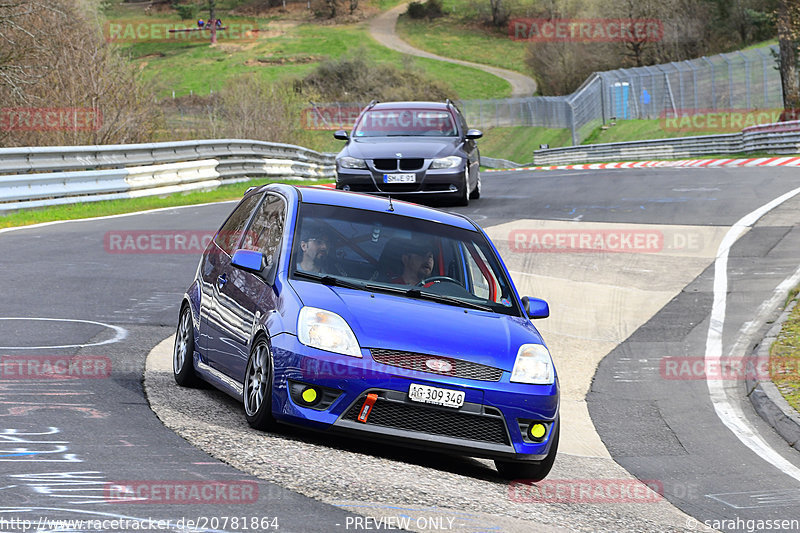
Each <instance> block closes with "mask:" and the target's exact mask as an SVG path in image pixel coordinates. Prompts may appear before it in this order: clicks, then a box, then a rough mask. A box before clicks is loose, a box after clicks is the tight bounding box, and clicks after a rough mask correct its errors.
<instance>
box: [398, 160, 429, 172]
mask: <svg viewBox="0 0 800 533" xmlns="http://www.w3.org/2000/svg"><path fill="white" fill-rule="evenodd" d="M399 162H400V170H420V169H421V168H422V165H423V164H424V163H425V160H424V159H410V158H409V159H400V160H399Z"/></svg>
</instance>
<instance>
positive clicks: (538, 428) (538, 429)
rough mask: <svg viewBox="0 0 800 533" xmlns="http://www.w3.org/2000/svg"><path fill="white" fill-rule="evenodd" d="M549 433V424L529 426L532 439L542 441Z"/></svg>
mask: <svg viewBox="0 0 800 533" xmlns="http://www.w3.org/2000/svg"><path fill="white" fill-rule="evenodd" d="M546 434H547V426H545V425H544V424H539V423H536V424H531V427H529V428H528V435H530V437H531V439H533V440H535V441H540V440H542V439H544V436H545V435H546Z"/></svg>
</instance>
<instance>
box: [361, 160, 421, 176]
mask: <svg viewBox="0 0 800 533" xmlns="http://www.w3.org/2000/svg"><path fill="white" fill-rule="evenodd" d="M424 164H425V160H424V159H420V158H411V157H409V158H405V159H373V160H372V165H373V166H374V167H375V169H376V170H383V171H387V172H391V171H395V170H398V169H400V170H404V171H407V170H421V169H422V167H423V165H424Z"/></svg>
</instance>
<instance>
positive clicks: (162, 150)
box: [0, 139, 335, 211]
mask: <svg viewBox="0 0 800 533" xmlns="http://www.w3.org/2000/svg"><path fill="white" fill-rule="evenodd" d="M334 175H335V172H334V156H333V154H321V153H319V152H315V151H313V150H309V149H307V148H302V147H300V146H294V145H290V144H279V143H268V142H261V141H248V140H239V139H223V140H207V141H181V142H172V143H148V144H120V145H104V146H47V147H33V148H30V147H26V148H0V211H8V210H12V209H24V208H28V207H41V206H46V205H57V204H65V203H77V202H86V201H98V200H111V199H118V198H132V197H137V196H147V195H157V194H169V193H172V192H178V191H189V190H194V189H211V188H215V187H218V186H219V185H220V184H222V183H225V182H232V181H238V180H243V179H249V178H264V177H285V178H317V179H326V178H327V179H332V178H333V177H334Z"/></svg>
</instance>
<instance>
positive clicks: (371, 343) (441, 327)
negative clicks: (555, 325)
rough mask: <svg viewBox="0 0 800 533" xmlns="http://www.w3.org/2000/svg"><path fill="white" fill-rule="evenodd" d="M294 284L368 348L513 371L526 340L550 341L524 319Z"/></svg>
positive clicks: (305, 301)
mask: <svg viewBox="0 0 800 533" xmlns="http://www.w3.org/2000/svg"><path fill="white" fill-rule="evenodd" d="M292 285H293V286H294V287H295V290H296V291H297V293H298V295H299V296H300V299H301V300H302V302H303V304H304V305H308V306H312V307H318V308H321V309H326V310H328V311H333V312H334V313H336V314H338V315H339V316H341V317H342V318H344V319H345V320H346V321H347V323H348V324H350V327H351V328H352V329H353V333H354V334H355V336H356V338H357V339H358V343H359V345H360V346H361V347H362V348H383V349H387V350H401V351H408V352H417V353H423V354H430V355H441V356H446V357H452V358H455V359H461V360H465V361H471V362H474V363H480V364H483V365H489V366H494V367H497V368H502V369H503V370H506V371H509V372H510V371H511V369H512V368H513V366H514V361H515V359H516V356H517V351H518V350H519V347H520V346H521V345H522V344H526V343H535V344H544V342H543V341H542V338H541V336H540V335H539V333H538V331H537V330H536V328H535V327H534V326H533V324H531V322H530V321H529V320H527V319H525V318H522V317H513V316H509V315H503V314H499V313H492V312H486V311H479V310H474V309H467V308H463V307H456V306H452V305H446V304H440V303H437V302H432V301H430V300H419V299H414V298H406V297H402V296H395V295H390V294H385V293H379V292H374V293H371V292H367V291H360V290H353V289H347V288H341V287H331V286H328V285H323V284H321V283H315V282H308V281H302V280H293V281H292ZM465 309H466V312H465Z"/></svg>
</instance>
